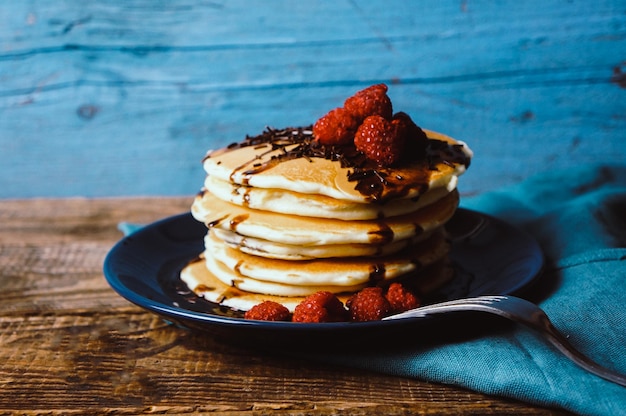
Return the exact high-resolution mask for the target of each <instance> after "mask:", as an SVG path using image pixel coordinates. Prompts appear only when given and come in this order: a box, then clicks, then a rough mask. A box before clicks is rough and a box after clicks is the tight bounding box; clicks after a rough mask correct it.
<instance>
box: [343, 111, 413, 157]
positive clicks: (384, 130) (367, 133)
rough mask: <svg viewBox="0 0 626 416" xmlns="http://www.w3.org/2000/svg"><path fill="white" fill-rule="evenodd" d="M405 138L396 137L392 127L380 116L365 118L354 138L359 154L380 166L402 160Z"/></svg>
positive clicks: (394, 129)
mask: <svg viewBox="0 0 626 416" xmlns="http://www.w3.org/2000/svg"><path fill="white" fill-rule="evenodd" d="M404 142H405V137H404V136H398V134H397V132H396V128H395V127H394V125H393V124H392V123H391V122H389V121H387V120H386V119H385V118H384V117H381V116H369V117H367V118H366V119H365V120H364V121H363V124H361V126H359V129H358V130H357V132H356V135H355V136H354V145H355V146H356V149H357V150H358V151H359V152H362V153H363V154H365V156H366V157H367V158H368V159H371V160H373V161H375V162H376V163H378V164H379V165H380V166H391V165H393V164H394V163H397V162H398V161H400V159H402V155H403V148H404Z"/></svg>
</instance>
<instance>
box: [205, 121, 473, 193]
mask: <svg viewBox="0 0 626 416" xmlns="http://www.w3.org/2000/svg"><path fill="white" fill-rule="evenodd" d="M424 131H425V132H426V134H427V136H428V137H429V139H430V141H429V143H431V145H429V146H428V148H427V157H424V158H417V160H415V161H410V162H407V163H405V164H403V165H400V166H398V167H393V168H381V167H376V168H375V169H367V170H363V171H361V172H357V170H358V169H355V168H354V167H349V166H345V164H343V163H341V162H340V161H339V160H336V159H333V158H332V157H329V158H325V157H309V155H307V154H304V155H302V153H301V152H300V150H301V149H302V148H303V147H306V146H308V147H307V150H310V148H311V147H310V143H311V140H312V138H311V134H310V132H308V131H303V130H302V129H298V130H296V129H286V130H284V131H282V132H281V133H284V135H283V136H280V135H279V134H276V132H275V131H271V132H270V133H272V134H271V135H269V134H268V135H266V136H267V137H266V136H263V135H262V136H258V137H257V138H256V139H257V140H256V141H254V140H248V141H245V142H242V143H237V144H233V145H231V146H229V147H227V148H224V149H220V150H218V151H214V152H209V154H207V156H206V158H205V160H204V169H205V171H206V172H207V174H208V175H209V176H212V177H214V178H215V179H217V180H220V181H224V182H229V183H232V184H235V185H241V186H246V187H250V188H261V189H271V190H277V189H278V190H284V191H290V192H297V193H299V194H311V195H323V196H327V197H330V198H334V199H337V200H339V201H349V202H357V203H371V202H372V201H376V202H379V203H383V202H386V201H388V200H391V199H398V198H399V199H412V198H418V197H419V196H420V195H422V194H424V193H426V192H428V191H429V190H432V189H435V188H442V187H443V188H447V189H448V191H450V190H451V189H454V188H455V186H456V178H457V176H459V175H461V174H462V173H463V172H464V171H465V169H466V168H467V166H468V165H469V161H470V159H471V157H472V152H471V150H470V149H469V148H468V147H467V146H466V145H465V144H464V143H463V142H459V141H456V140H454V139H452V138H450V137H448V136H445V135H443V134H440V133H436V132H432V131H428V130H424ZM296 136H298V137H299V140H296V139H295V137H296ZM259 138H261V139H265V140H260V139H259ZM307 140H308V142H307ZM303 143H304V144H303ZM355 173H356V175H355Z"/></svg>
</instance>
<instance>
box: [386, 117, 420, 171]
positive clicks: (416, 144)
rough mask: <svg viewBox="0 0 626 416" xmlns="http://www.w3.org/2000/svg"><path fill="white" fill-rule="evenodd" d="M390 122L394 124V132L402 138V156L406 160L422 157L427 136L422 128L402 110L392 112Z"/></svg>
mask: <svg viewBox="0 0 626 416" xmlns="http://www.w3.org/2000/svg"><path fill="white" fill-rule="evenodd" d="M391 124H392V125H393V126H394V129H395V132H396V134H397V135H398V136H400V137H403V138H404V139H403V141H404V143H405V152H403V154H404V155H405V156H404V157H405V158H407V159H408V160H415V159H419V158H421V157H423V156H424V152H425V151H426V145H427V144H428V137H427V136H426V133H424V130H422V129H421V128H420V127H419V126H418V125H417V124H415V123H414V122H413V120H411V117H410V116H409V115H408V114H406V113H403V112H399V113H396V114H394V116H393V120H391Z"/></svg>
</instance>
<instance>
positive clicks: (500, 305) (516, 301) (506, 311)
mask: <svg viewBox="0 0 626 416" xmlns="http://www.w3.org/2000/svg"><path fill="white" fill-rule="evenodd" d="M459 311H481V312H488V313H492V314H495V315H499V316H502V317H505V318H507V319H510V320H512V321H514V322H518V323H521V324H523V325H526V326H527V327H529V328H532V329H534V330H535V331H537V332H538V333H539V334H540V335H542V336H543V337H544V338H545V339H546V340H547V341H549V342H550V343H551V344H552V345H554V346H555V347H556V348H557V349H558V350H559V351H561V352H562V353H563V354H564V355H565V356H567V357H568V358H569V359H570V360H572V361H573V362H575V363H576V364H578V365H579V366H580V367H582V368H584V369H585V370H587V371H589V372H591V373H593V374H595V375H597V376H599V377H602V378H604V379H606V380H609V381H612V382H613V383H617V384H619V385H621V386H625V387H626V376H624V375H623V374H620V373H617V372H616V371H613V370H609V369H607V368H604V367H602V366H600V365H599V364H597V363H596V362H594V361H593V360H591V359H589V358H588V357H586V356H585V355H583V354H582V353H580V352H579V351H577V350H576V349H575V348H574V347H573V346H572V345H571V344H570V343H569V342H568V341H567V339H566V337H565V336H563V335H562V334H561V333H560V332H559V331H558V330H557V329H556V328H555V327H554V326H553V325H552V323H551V322H550V319H549V318H548V316H547V315H546V313H545V312H544V311H543V310H542V309H540V308H539V307H538V306H537V305H535V304H533V303H531V302H529V301H527V300H524V299H520V298H517V297H514V296H479V297H475V298H466V299H458V300H452V301H449V302H442V303H436V304H433V305H426V306H422V307H419V308H416V309H411V310H409V311H406V312H402V313H399V314H396V315H391V316H388V317H386V318H384V319H385V320H389V319H401V318H413V317H424V316H428V315H435V314H441V313H447V312H459Z"/></svg>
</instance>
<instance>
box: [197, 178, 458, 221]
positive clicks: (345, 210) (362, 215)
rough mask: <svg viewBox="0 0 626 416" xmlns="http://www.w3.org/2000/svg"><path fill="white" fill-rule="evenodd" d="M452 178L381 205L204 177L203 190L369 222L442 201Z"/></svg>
mask: <svg viewBox="0 0 626 416" xmlns="http://www.w3.org/2000/svg"><path fill="white" fill-rule="evenodd" d="M456 184H457V180H456V177H452V178H451V179H450V181H449V182H448V183H447V185H446V186H445V187H438V188H434V189H432V190H430V191H429V192H427V193H425V194H423V195H421V196H420V197H419V198H402V199H396V200H391V201H388V202H386V203H384V204H371V203H363V202H354V201H340V200H337V199H334V198H331V197H328V196H325V195H319V194H303V193H300V192H293V191H288V190H284V189H276V188H273V189H262V188H254V187H251V186H244V185H240V184H234V183H232V182H226V181H223V180H220V179H218V178H216V177H214V176H210V175H208V176H207V177H206V180H205V183H204V187H205V189H210V190H211V194H213V195H214V196H215V197H217V198H219V199H221V200H223V201H226V202H230V203H232V204H235V205H239V206H244V207H248V208H251V209H259V210H263V211H269V212H276V213H280V214H290V215H302V216H307V217H316V218H336V219H340V220H346V221H355V220H373V219H379V218H387V217H394V216H397V215H403V214H408V213H411V212H415V211H417V210H418V209H420V208H422V207H424V206H426V205H429V204H432V203H434V202H436V201H437V200H439V199H441V198H443V197H444V196H446V195H447V194H448V193H450V192H452V191H453V190H454V189H455V188H456Z"/></svg>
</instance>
